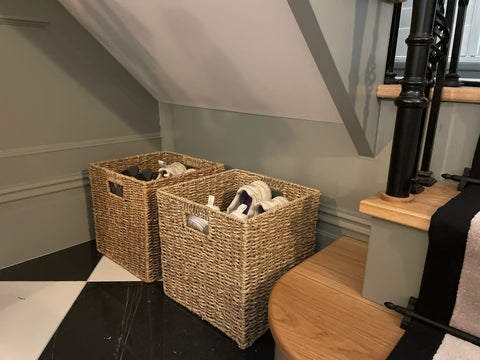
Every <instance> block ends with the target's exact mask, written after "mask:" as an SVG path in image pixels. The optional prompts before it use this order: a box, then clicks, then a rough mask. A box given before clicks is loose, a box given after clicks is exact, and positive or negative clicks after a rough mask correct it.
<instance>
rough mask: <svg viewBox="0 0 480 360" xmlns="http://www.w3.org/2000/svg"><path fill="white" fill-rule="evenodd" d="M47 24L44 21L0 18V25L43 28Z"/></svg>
mask: <svg viewBox="0 0 480 360" xmlns="http://www.w3.org/2000/svg"><path fill="white" fill-rule="evenodd" d="M48 24H50V22H49V21H46V20H35V19H28V18H16V17H4V16H0V25H11V26H27V27H45V26H47V25H48Z"/></svg>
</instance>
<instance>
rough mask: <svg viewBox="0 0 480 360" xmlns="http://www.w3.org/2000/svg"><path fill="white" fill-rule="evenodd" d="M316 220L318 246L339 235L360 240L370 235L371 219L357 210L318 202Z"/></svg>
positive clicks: (326, 243)
mask: <svg viewBox="0 0 480 360" xmlns="http://www.w3.org/2000/svg"><path fill="white" fill-rule="evenodd" d="M318 220H319V221H318V223H317V238H318V239H319V247H320V248H323V247H325V246H326V245H328V244H329V243H331V242H333V241H335V240H336V239H338V238H339V237H341V236H350V237H352V238H354V239H358V240H361V241H368V239H369V237H370V226H371V219H370V217H369V216H366V215H363V214H360V213H359V212H357V211H352V210H348V209H342V208H334V207H330V206H327V205H323V204H320V207H319V210H318Z"/></svg>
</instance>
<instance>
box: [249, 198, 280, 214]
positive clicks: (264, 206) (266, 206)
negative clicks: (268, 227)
mask: <svg viewBox="0 0 480 360" xmlns="http://www.w3.org/2000/svg"><path fill="white" fill-rule="evenodd" d="M287 203H288V199H287V198H286V197H284V196H277V197H274V198H273V199H272V200H265V201H262V202H261V203H259V204H257V206H255V208H254V209H253V211H254V213H255V215H260V214H263V213H264V212H266V211H268V210H271V209H273V208H276V207H279V206H282V205H285V204H287Z"/></svg>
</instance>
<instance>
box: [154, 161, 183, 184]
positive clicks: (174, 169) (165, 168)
mask: <svg viewBox="0 0 480 360" xmlns="http://www.w3.org/2000/svg"><path fill="white" fill-rule="evenodd" d="M158 165H159V166H160V169H159V170H158V177H157V179H160V178H162V177H170V176H175V175H181V174H183V173H185V172H186V171H187V168H186V167H185V165H183V164H182V163H179V162H174V163H172V164H170V165H167V164H166V163H165V162H164V161H162V160H158Z"/></svg>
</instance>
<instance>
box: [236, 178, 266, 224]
mask: <svg viewBox="0 0 480 360" xmlns="http://www.w3.org/2000/svg"><path fill="white" fill-rule="evenodd" d="M271 198H272V191H271V190H270V188H269V187H268V185H267V184H265V183H264V182H263V181H260V180H257V181H254V182H252V183H251V184H249V185H244V186H242V187H241V188H240V189H238V191H237V194H236V195H235V198H234V199H233V201H232V202H231V204H230V205H229V206H228V208H227V214H231V213H232V212H234V211H235V210H237V209H238V208H239V207H240V205H242V204H244V205H246V206H247V207H246V209H245V210H244V211H243V214H245V215H246V216H247V218H248V219H249V218H251V217H252V216H253V215H254V208H255V207H256V206H257V204H259V203H261V202H262V201H265V200H271Z"/></svg>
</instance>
